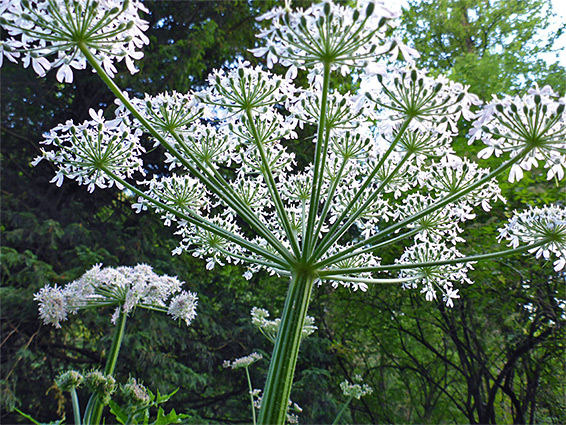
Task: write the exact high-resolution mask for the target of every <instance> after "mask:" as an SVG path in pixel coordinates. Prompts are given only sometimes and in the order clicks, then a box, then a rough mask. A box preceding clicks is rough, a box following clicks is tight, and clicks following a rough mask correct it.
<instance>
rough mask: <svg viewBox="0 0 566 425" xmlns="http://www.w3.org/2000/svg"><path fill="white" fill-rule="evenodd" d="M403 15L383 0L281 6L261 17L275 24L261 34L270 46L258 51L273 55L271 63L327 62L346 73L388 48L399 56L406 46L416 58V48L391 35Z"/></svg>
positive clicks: (409, 55)
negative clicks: (394, 21)
mask: <svg viewBox="0 0 566 425" xmlns="http://www.w3.org/2000/svg"><path fill="white" fill-rule="evenodd" d="M399 15H400V12H399V11H393V10H390V9H389V8H388V7H387V6H385V3H384V2H383V1H358V2H357V5H356V6H355V7H348V6H339V5H337V4H334V3H333V2H331V1H323V2H321V3H317V4H314V5H312V6H311V7H309V8H308V9H306V10H303V9H297V10H296V11H288V10H286V9H283V8H277V9H274V10H273V11H271V12H268V13H266V14H265V15H263V16H262V17H260V18H259V19H260V20H263V19H271V21H272V24H271V26H270V27H269V28H267V29H265V30H264V31H262V32H260V34H258V37H260V38H262V39H265V40H267V42H266V46H265V47H260V48H257V49H254V50H252V52H254V54H256V55H257V56H262V55H265V54H267V62H268V66H270V67H271V65H273V64H274V63H276V62H280V63H281V64H283V65H286V66H289V65H293V66H296V67H300V68H312V67H318V66H319V65H320V64H323V63H327V64H329V65H331V66H332V67H333V68H334V69H337V68H341V71H342V73H348V72H349V67H352V66H354V67H361V66H364V65H366V64H367V61H368V60H370V59H372V60H373V59H375V58H376V57H378V56H380V55H383V54H385V53H388V52H391V54H392V55H394V56H396V55H397V54H398V52H399V50H401V51H402V52H403V55H404V59H405V60H411V59H412V57H413V56H417V53H416V52H415V51H414V50H412V49H409V48H407V47H406V46H404V45H403V44H402V43H401V42H400V41H398V40H393V39H387V37H386V32H387V30H388V29H389V28H390V27H391V26H392V19H395V18H397V17H398V16H399Z"/></svg>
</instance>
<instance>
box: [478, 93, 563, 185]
mask: <svg viewBox="0 0 566 425" xmlns="http://www.w3.org/2000/svg"><path fill="white" fill-rule="evenodd" d="M565 106H566V98H565V97H562V98H560V97H559V96H558V95H557V94H556V93H554V92H553V91H552V89H550V87H548V86H545V87H544V88H542V89H540V88H538V86H535V88H533V89H531V90H529V93H528V94H527V95H525V96H523V97H518V96H517V97H510V96H507V97H504V98H503V99H498V98H496V97H494V99H493V101H492V102H491V103H490V104H489V105H487V107H486V108H484V109H483V110H482V111H480V112H479V113H478V114H477V119H476V121H475V122H474V124H473V129H472V130H471V132H470V135H471V138H470V143H472V142H473V141H474V140H481V141H482V142H483V143H484V144H485V145H486V146H487V147H485V148H484V149H482V150H481V151H480V152H479V153H478V157H479V158H489V157H490V156H492V155H495V156H500V155H502V154H503V153H507V152H509V154H510V156H511V158H515V157H517V156H518V155H521V157H520V158H519V159H518V162H517V163H516V164H514V165H513V166H512V167H511V171H510V173H509V181H510V182H515V181H519V180H521V178H522V177H523V171H529V170H531V168H533V167H534V168H536V167H538V165H539V161H540V162H543V163H544V167H545V168H546V169H547V170H548V171H547V178H548V180H551V179H553V178H555V179H557V180H562V179H563V178H564V170H565V169H566V114H564V108H565Z"/></svg>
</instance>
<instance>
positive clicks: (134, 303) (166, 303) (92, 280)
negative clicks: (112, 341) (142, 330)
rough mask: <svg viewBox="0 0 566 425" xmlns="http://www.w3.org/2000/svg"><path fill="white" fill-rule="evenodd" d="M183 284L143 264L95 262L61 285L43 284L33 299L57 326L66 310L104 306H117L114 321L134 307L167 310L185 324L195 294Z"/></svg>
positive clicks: (195, 300) (192, 310) (194, 304)
mask: <svg viewBox="0 0 566 425" xmlns="http://www.w3.org/2000/svg"><path fill="white" fill-rule="evenodd" d="M182 284H183V282H181V281H179V279H177V278H176V277H170V276H167V275H164V276H159V275H157V274H155V273H154V272H153V270H152V268H151V267H150V266H148V265H145V264H140V265H137V266H135V267H118V268H112V267H105V268H102V266H101V265H100V264H98V265H96V266H94V267H93V268H92V269H91V270H89V271H88V272H86V273H85V274H84V275H83V276H81V277H80V278H79V279H78V280H76V281H74V282H71V283H69V284H67V285H65V286H64V287H60V286H58V285H55V286H50V285H46V286H45V287H43V288H41V290H40V291H39V292H38V293H36V294H35V297H34V299H35V300H36V301H38V302H39V316H40V317H41V318H42V319H43V321H44V322H45V323H46V324H51V325H53V326H55V327H56V328H60V327H61V322H63V321H65V320H67V318H68V315H69V314H76V313H77V312H78V311H79V310H81V309H85V308H92V307H106V306H109V307H115V308H116V310H115V314H114V316H113V319H112V320H113V322H115V321H116V319H117V317H118V314H119V313H121V312H122V313H124V314H130V313H131V312H132V311H133V310H134V309H135V308H146V309H149V310H157V311H162V312H164V313H168V314H169V315H171V316H172V317H173V319H175V320H177V319H182V320H184V321H185V322H186V324H187V326H188V325H190V323H191V321H192V320H193V319H194V318H195V317H196V307H197V303H198V297H197V295H196V294H195V293H193V292H190V291H184V290H181V286H182Z"/></svg>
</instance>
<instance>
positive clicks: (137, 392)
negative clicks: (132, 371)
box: [120, 378, 151, 406]
mask: <svg viewBox="0 0 566 425" xmlns="http://www.w3.org/2000/svg"><path fill="white" fill-rule="evenodd" d="M120 390H121V392H122V395H123V396H124V399H125V401H126V402H128V403H129V404H131V405H133V406H145V405H147V404H149V403H150V402H151V398H150V396H149V392H148V391H147V388H146V387H145V386H143V385H142V384H139V383H138V382H137V381H136V379H135V378H130V379H128V382H126V384H124V385H121V386H120Z"/></svg>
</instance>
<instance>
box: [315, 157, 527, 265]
mask: <svg viewBox="0 0 566 425" xmlns="http://www.w3.org/2000/svg"><path fill="white" fill-rule="evenodd" d="M530 150H531V148H529V147H526V148H525V149H523V150H522V151H521V152H520V153H519V154H518V155H517V156H515V157H514V158H511V159H510V160H509V161H507V162H505V163H503V164H501V165H500V166H499V167H498V168H496V169H495V170H493V171H492V172H491V173H489V174H488V175H486V176H485V177H483V178H481V179H480V180H478V181H477V182H475V183H473V184H471V185H470V186H468V187H466V188H464V189H461V190H459V191H458V192H456V193H454V194H452V195H449V196H446V197H445V198H444V199H441V200H439V201H438V202H435V203H434V204H433V205H431V206H429V207H427V208H425V209H424V210H422V211H420V212H418V213H416V214H414V215H412V216H411V217H408V218H406V219H405V220H402V221H400V222H398V223H395V224H393V225H391V226H389V227H386V228H385V229H383V230H381V231H380V232H378V233H376V234H375V235H373V236H372V237H370V238H368V239H365V240H363V241H360V242H358V243H357V244H354V245H352V246H350V247H349V248H346V249H344V250H342V251H340V252H338V253H337V254H335V255H333V256H331V257H328V258H327V259H325V260H323V261H320V262H319V263H318V264H317V265H316V266H317V268H322V267H325V266H328V265H330V264H333V263H336V262H339V261H342V260H344V259H345V258H349V257H351V256H352V255H350V254H351V253H354V252H356V251H357V250H358V249H361V248H363V247H369V246H370V245H371V244H373V243H375V242H377V241H379V240H380V239H382V238H384V237H386V236H387V235H390V234H391V233H393V232H395V231H396V230H398V229H401V228H403V227H404V226H406V225H408V224H411V223H413V222H415V221H417V220H418V219H420V218H422V217H424V216H426V215H428V214H430V213H433V212H434V211H436V210H438V209H440V208H442V207H444V206H446V205H448V204H451V203H452V202H455V201H457V200H458V199H460V198H462V197H464V196H466V195H467V194H468V193H470V192H472V191H474V190H475V189H477V188H478V187H480V186H482V185H484V184H485V183H487V182H489V181H490V180H491V179H493V178H495V177H497V176H498V175H499V174H501V173H502V172H504V171H505V170H507V168H509V167H511V166H512V165H513V164H515V163H517V162H519V161H520V160H521V159H522V158H524V157H525V155H526V154H527V153H528V152H529V151H530ZM329 234H330V233H329Z"/></svg>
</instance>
